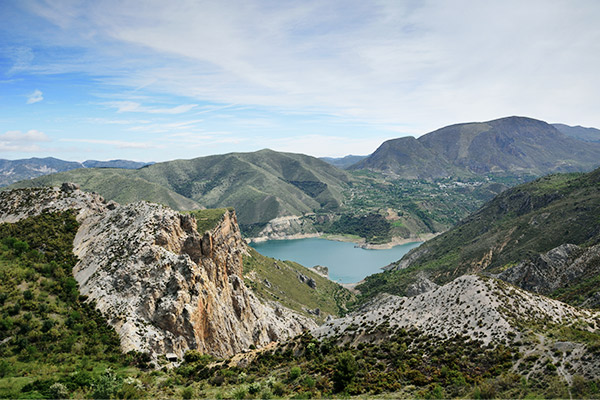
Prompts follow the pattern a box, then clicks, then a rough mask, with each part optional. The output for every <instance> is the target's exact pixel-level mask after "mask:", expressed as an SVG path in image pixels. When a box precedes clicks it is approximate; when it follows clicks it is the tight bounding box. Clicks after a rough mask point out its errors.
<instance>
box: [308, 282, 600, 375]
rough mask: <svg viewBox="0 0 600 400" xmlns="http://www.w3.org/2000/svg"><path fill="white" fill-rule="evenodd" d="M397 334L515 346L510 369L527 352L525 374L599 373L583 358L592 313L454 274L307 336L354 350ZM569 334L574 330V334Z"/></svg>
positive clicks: (595, 317)
mask: <svg viewBox="0 0 600 400" xmlns="http://www.w3.org/2000/svg"><path fill="white" fill-rule="evenodd" d="M398 329H405V330H410V329H417V330H420V331H422V332H427V333H428V334H429V335H433V336H437V337H439V338H440V339H442V340H443V339H449V338H452V337H455V336H463V337H466V338H469V339H470V340H473V341H480V342H481V343H482V344H483V345H490V344H491V345H494V346H496V345H499V344H503V345H506V346H509V347H512V348H518V350H519V352H520V357H521V358H520V359H517V360H516V362H515V363H514V365H513V370H514V371H518V370H519V368H520V366H521V364H522V363H525V359H526V358H527V357H528V356H530V355H532V354H535V355H536V362H535V363H534V365H530V366H529V369H528V371H527V375H528V376H532V375H534V374H535V373H536V372H539V371H540V370H543V369H544V367H545V364H546V363H548V362H550V363H552V364H553V365H555V366H556V367H557V369H556V370H557V372H558V374H559V375H561V376H562V377H563V378H564V379H565V380H566V381H567V382H571V380H572V377H573V376H574V375H581V376H586V377H588V378H591V379H594V378H596V377H598V376H599V375H600V365H599V364H598V363H597V358H596V357H597V355H595V354H590V353H595V352H597V349H596V348H595V346H596V344H597V342H598V340H599V337H600V335H599V334H598V332H599V330H600V312H598V311H589V310H582V309H577V308H575V307H571V306H569V305H567V304H564V303H561V302H559V301H557V300H552V299H549V298H545V297H543V296H539V295H535V294H532V293H529V292H526V291H524V290H522V289H519V288H516V287H514V286H512V285H508V284H506V283H504V282H502V281H500V280H496V279H491V278H486V277H482V276H477V275H465V276H462V277H459V278H457V279H455V280H453V281H452V282H450V283H447V284H446V285H444V286H441V287H438V288H435V289H432V290H430V291H427V292H425V293H422V294H419V295H416V296H414V297H398V296H392V295H386V294H382V295H380V296H379V297H377V298H376V299H374V300H373V301H372V302H370V303H369V304H366V305H365V306H363V308H362V309H361V310H359V311H357V312H355V313H353V314H351V315H348V316H346V317H344V318H340V319H336V320H333V321H331V322H328V323H326V324H324V325H323V326H321V327H319V328H317V329H315V330H314V332H313V334H314V335H315V336H316V337H317V338H324V337H335V338H337V340H338V341H341V342H345V343H352V344H353V345H357V344H358V343H362V342H367V343H373V342H376V343H378V342H384V341H386V340H388V339H389V337H390V336H391V335H392V334H393V333H394V332H396V331H397V330H398ZM576 331H581V332H582V333H581V334H580V335H579V337H578V335H576V334H575V332H576ZM588 340H591V342H590V341H588ZM590 345H591V346H590ZM566 349H568V351H565V350H566Z"/></svg>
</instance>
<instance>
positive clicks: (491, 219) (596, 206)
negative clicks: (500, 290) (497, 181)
mask: <svg viewBox="0 0 600 400" xmlns="http://www.w3.org/2000/svg"><path fill="white" fill-rule="evenodd" d="M599 189H600V169H597V170H595V171H593V172H591V173H587V174H558V175H549V176H546V177H543V178H540V179H538V180H536V181H534V182H531V183H527V184H524V185H520V186H517V187H514V188H512V189H509V190H507V191H505V192H503V193H502V194H500V195H498V196H497V197H496V198H494V199H493V200H492V201H490V202H488V203H487V204H486V205H485V206H484V207H482V208H481V209H480V210H479V211H477V212H476V213H474V214H473V215H471V216H469V217H468V218H466V219H464V220H463V221H461V222H460V223H459V224H457V225H456V226H455V227H454V228H452V229H451V230H449V231H448V232H446V233H444V234H442V235H440V236H438V237H436V238H434V239H432V240H430V241H428V242H426V243H425V244H423V245H422V246H420V247H418V248H417V249H414V250H412V251H411V252H409V253H408V254H407V255H406V256H404V257H403V259H402V260H400V261H398V262H397V263H395V264H393V265H391V266H389V271H387V272H384V273H382V274H377V275H373V276H370V277H368V278H367V280H366V282H365V284H364V285H362V286H360V287H359V288H360V290H362V291H363V293H364V294H365V295H366V296H367V297H369V296H372V295H374V294H376V293H380V292H389V293H394V294H404V293H405V290H406V288H407V287H408V286H409V285H410V284H411V283H412V282H414V281H415V280H417V277H418V276H419V275H422V274H423V273H424V274H425V275H426V276H427V277H428V279H430V280H432V281H434V282H436V283H437V284H442V283H446V282H449V281H451V280H452V279H455V278H456V277H458V276H460V275H463V274H466V273H473V272H485V273H488V274H497V273H500V272H502V271H505V270H507V269H509V268H511V267H515V266H517V265H518V264H519V263H520V262H524V261H527V260H531V259H534V258H536V257H539V256H540V254H542V253H546V252H549V251H550V250H552V249H555V248H558V247H559V246H562V245H564V244H567V243H568V244H572V245H577V246H580V247H582V248H581V251H579V250H578V251H577V252H576V253H573V254H571V255H570V256H572V257H574V258H577V257H575V256H576V255H577V256H582V255H583V254H582V253H583V252H586V251H588V249H587V247H589V246H592V245H595V244H597V243H598V242H599V241H600V224H598V215H600V190H599ZM589 250H591V251H593V249H592V248H590V249H589ZM570 256H566V259H568V258H569V257H570ZM586 257H587V258H586V259H589V261H587V262H586V263H587V264H586V265H588V266H589V268H591V267H592V265H593V263H594V260H595V258H594V257H593V255H592V254H591V253H590V254H588V255H587V256H586ZM569 265H570V264H569ZM589 268H588V267H585V268H584V267H582V271H588V269H589ZM556 274H559V273H558V272H556ZM586 274H587V272H582V273H581V275H579V278H583V277H584V276H586V277H587V278H590V277H589V276H587V275H586ZM513 282H514V283H515V284H519V283H518V282H517V281H514V280H513ZM574 282H578V281H577V279H573V278H572V279H570V280H568V281H565V283H564V285H563V286H562V287H568V286H570V285H572V284H573V283H574ZM588 286H589V285H588ZM554 289H558V288H554ZM588 289H589V290H591V291H589V290H588V291H586V292H582V293H579V294H581V295H583V296H584V299H583V300H585V298H587V297H589V296H593V295H594V292H595V289H594V285H591V286H589V287H588ZM539 292H541V293H546V294H549V293H550V292H551V291H539Z"/></svg>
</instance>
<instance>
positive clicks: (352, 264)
mask: <svg viewBox="0 0 600 400" xmlns="http://www.w3.org/2000/svg"><path fill="white" fill-rule="evenodd" d="M420 244H421V242H415V243H407V244H403V245H399V246H395V247H392V248H391V249H386V250H367V249H361V248H359V247H354V246H355V244H354V243H350V242H337V241H334V240H325V239H316V238H313V239H294V240H268V241H266V242H260V243H252V244H251V245H250V246H252V247H254V248H255V249H256V250H257V251H258V252H259V253H260V254H262V255H265V256H268V257H273V258H277V259H280V260H292V261H295V262H297V263H300V264H302V265H304V266H305V267H314V266H315V265H323V266H325V267H328V268H329V278H330V279H331V280H334V281H336V282H340V283H355V282H359V281H361V280H362V279H364V278H365V277H366V276H369V275H372V274H376V273H378V272H381V267H385V266H386V265H388V264H390V263H392V262H394V261H397V260H399V259H401V258H402V256H403V255H405V254H406V253H408V251H409V250H410V249H413V248H415V247H418V246H419V245H420Z"/></svg>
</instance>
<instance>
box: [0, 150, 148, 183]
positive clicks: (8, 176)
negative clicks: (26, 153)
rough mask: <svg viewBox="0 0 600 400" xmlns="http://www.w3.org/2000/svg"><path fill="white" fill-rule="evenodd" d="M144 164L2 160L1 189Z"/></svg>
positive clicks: (0, 166) (135, 162) (121, 161)
mask: <svg viewBox="0 0 600 400" xmlns="http://www.w3.org/2000/svg"><path fill="white" fill-rule="evenodd" d="M148 164H151V163H144V162H138V161H129V160H110V161H96V160H87V161H84V162H82V163H80V162H77V161H64V160H59V159H58V158H54V157H45V158H35V157H34V158H28V159H22V160H3V159H0V187H2V186H6V185H10V184H11V183H14V182H18V181H20V180H23V179H31V178H35V177H38V176H42V175H47V174H52V173H56V172H64V171H70V170H72V169H77V168H124V169H137V168H141V167H143V166H144V165H148Z"/></svg>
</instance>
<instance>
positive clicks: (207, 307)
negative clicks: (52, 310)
mask: <svg viewBox="0 0 600 400" xmlns="http://www.w3.org/2000/svg"><path fill="white" fill-rule="evenodd" d="M66 210H73V211H75V212H76V213H77V221H78V222H79V224H80V226H79V230H78V232H77V235H76V237H75V241H74V252H75V254H76V255H77V256H78V257H79V262H78V263H77V265H76V266H75V268H74V270H73V275H74V277H75V279H76V280H77V282H78V283H79V289H80V292H81V293H82V294H83V295H86V296H87V297H88V299H89V301H92V302H94V303H95V304H96V307H97V309H98V310H100V311H101V312H102V313H103V314H104V315H105V316H106V318H107V320H108V321H109V323H110V324H111V325H112V326H113V327H115V329H116V331H117V332H118V334H119V336H120V339H121V347H122V350H123V351H124V352H127V351H130V350H135V351H140V352H148V353H150V354H151V355H152V356H153V357H157V356H158V355H161V354H166V353H175V354H176V355H178V356H179V357H182V356H183V354H184V353H185V352H186V351H187V350H189V349H197V350H199V351H201V352H203V353H208V354H212V355H215V356H220V357H223V356H229V355H232V354H235V353H237V352H240V351H243V350H246V349H248V348H249V347H250V346H252V345H254V346H263V345H266V344H268V343H269V342H271V341H277V340H283V339H286V338H288V337H290V336H294V335H296V334H298V333H300V332H302V331H303V330H305V329H308V328H314V327H316V325H315V323H314V322H313V321H312V320H309V319H307V318H305V317H303V316H300V315H298V314H297V313H295V312H293V311H291V310H289V309H285V308H283V307H282V306H280V305H278V304H277V303H266V302H261V301H259V300H258V299H257V298H256V297H255V295H254V294H253V293H252V292H251V291H250V290H248V289H247V288H246V286H245V285H244V281H243V277H242V255H243V254H244V252H245V249H246V247H245V244H244V241H243V239H242V237H241V235H240V231H239V227H238V225H237V219H236V215H235V212H233V211H228V212H226V213H225V214H224V215H223V217H222V219H221V221H220V222H219V223H218V224H217V226H215V227H214V228H212V229H210V230H208V231H207V232H198V231H197V229H196V220H195V218H194V217H193V216H191V215H184V214H180V213H178V212H176V211H173V210H171V209H169V208H166V207H164V206H161V205H157V204H150V203H146V202H138V203H133V204H129V205H125V206H122V205H119V204H117V203H114V202H107V201H105V200H104V199H103V198H102V197H100V196H99V195H97V194H90V193H85V192H82V191H80V190H79V189H78V188H77V187H76V186H74V185H71V184H64V185H63V186H62V187H61V188H60V189H58V188H42V189H21V190H13V191H10V192H2V193H0V223H3V222H16V221H19V220H21V219H24V218H27V217H30V216H34V215H38V214H41V213H44V212H57V211H66Z"/></svg>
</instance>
